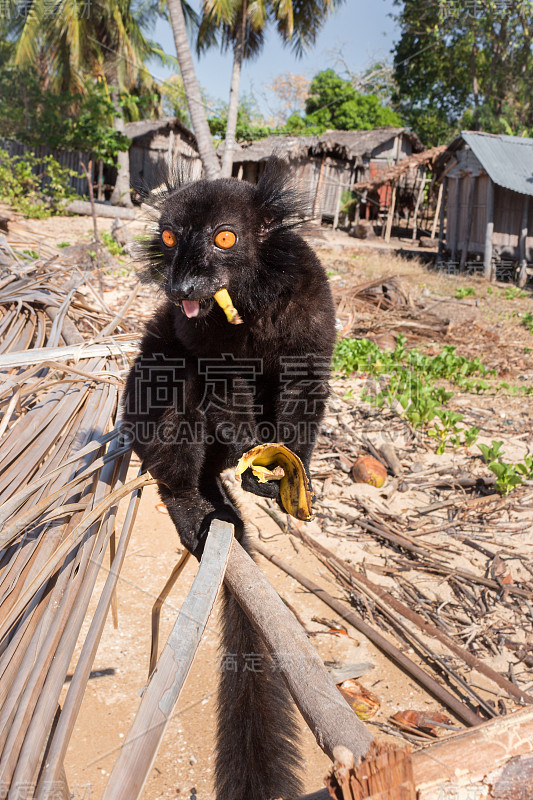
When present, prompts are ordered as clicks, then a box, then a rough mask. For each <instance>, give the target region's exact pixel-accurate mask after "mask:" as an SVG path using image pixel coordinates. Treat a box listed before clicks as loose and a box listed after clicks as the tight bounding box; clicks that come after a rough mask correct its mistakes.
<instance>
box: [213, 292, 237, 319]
mask: <svg viewBox="0 0 533 800" xmlns="http://www.w3.org/2000/svg"><path fill="white" fill-rule="evenodd" d="M214 298H215V300H216V302H217V303H218V305H219V306H220V308H221V309H222V311H223V312H224V314H225V315H226V319H227V320H228V322H230V323H231V324H232V325H241V324H242V319H241V317H240V315H239V312H238V311H237V309H236V308H235V306H234V305H233V303H232V301H231V297H230V296H229V292H228V290H227V289H219V290H218V292H215V295H214Z"/></svg>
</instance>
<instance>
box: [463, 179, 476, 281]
mask: <svg viewBox="0 0 533 800" xmlns="http://www.w3.org/2000/svg"><path fill="white" fill-rule="evenodd" d="M476 180H477V178H476V177H475V176H474V175H472V173H470V176H469V179H468V206H467V212H466V228H465V235H464V236H463V249H462V250H461V261H460V264H459V271H460V272H463V271H464V269H465V264H466V259H467V257H468V248H469V246H470V234H471V229H472V219H473V216H474V194H475V191H476Z"/></svg>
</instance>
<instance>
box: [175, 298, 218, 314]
mask: <svg viewBox="0 0 533 800" xmlns="http://www.w3.org/2000/svg"><path fill="white" fill-rule="evenodd" d="M214 302H215V301H214V300H213V298H212V297H205V298H202V300H176V301H175V303H176V305H177V306H180V307H181V309H182V311H183V313H184V314H185V316H186V317H188V319H196V318H197V317H205V315H206V314H208V313H209V312H210V311H211V309H212V307H213V305H214Z"/></svg>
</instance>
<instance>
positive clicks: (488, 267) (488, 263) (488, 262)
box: [483, 177, 494, 281]
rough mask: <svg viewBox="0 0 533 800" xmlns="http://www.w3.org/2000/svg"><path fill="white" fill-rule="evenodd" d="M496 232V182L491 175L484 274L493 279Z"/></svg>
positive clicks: (488, 194)
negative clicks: (493, 253)
mask: <svg viewBox="0 0 533 800" xmlns="http://www.w3.org/2000/svg"><path fill="white" fill-rule="evenodd" d="M493 233H494V184H493V182H492V180H491V179H490V177H489V186H488V190H487V226H486V229H485V250H484V255H483V274H484V276H485V279H486V280H488V281H491V280H492V236H493Z"/></svg>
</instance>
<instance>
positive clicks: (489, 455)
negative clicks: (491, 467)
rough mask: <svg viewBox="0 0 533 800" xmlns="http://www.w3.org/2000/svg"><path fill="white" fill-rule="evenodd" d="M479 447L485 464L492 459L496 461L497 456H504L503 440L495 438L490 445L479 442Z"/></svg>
mask: <svg viewBox="0 0 533 800" xmlns="http://www.w3.org/2000/svg"><path fill="white" fill-rule="evenodd" d="M478 447H479V449H480V450H481V454H482V455H483V459H484V461H485V464H489V463H490V462H491V461H495V460H496V459H497V458H500V457H501V456H503V450H502V447H503V442H501V441H496V440H494V439H493V440H492V444H491V445H490V447H489V446H488V444H478Z"/></svg>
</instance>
